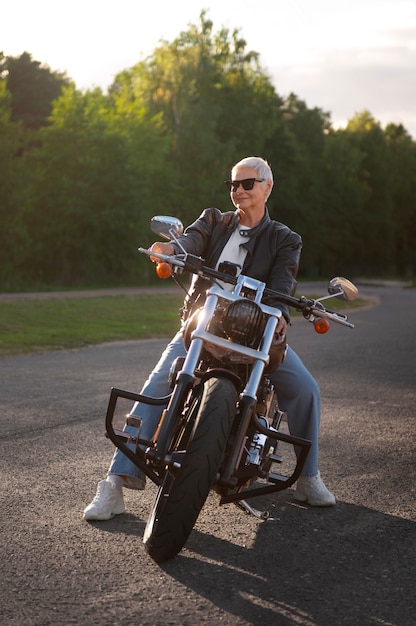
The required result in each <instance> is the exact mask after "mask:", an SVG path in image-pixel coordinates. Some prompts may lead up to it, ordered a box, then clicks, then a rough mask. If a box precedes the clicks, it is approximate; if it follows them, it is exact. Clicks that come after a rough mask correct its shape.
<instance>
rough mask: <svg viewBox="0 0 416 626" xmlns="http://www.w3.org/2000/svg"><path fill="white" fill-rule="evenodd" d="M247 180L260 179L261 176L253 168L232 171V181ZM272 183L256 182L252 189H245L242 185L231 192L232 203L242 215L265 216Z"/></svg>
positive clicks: (238, 168) (237, 168) (239, 168)
mask: <svg viewBox="0 0 416 626" xmlns="http://www.w3.org/2000/svg"><path fill="white" fill-rule="evenodd" d="M247 178H254V179H258V178H259V175H258V174H257V172H256V170H255V169H254V168H252V167H236V168H235V169H233V171H232V181H233V182H238V181H241V180H245V179H247ZM270 188H271V181H265V182H257V181H256V182H255V183H254V185H253V188H252V189H247V190H246V189H244V187H243V186H242V185H239V186H238V188H237V189H236V190H235V191H234V190H233V188H232V189H231V191H230V196H231V201H232V203H233V204H234V206H235V207H236V208H237V209H239V210H240V211H241V212H242V213H247V214H250V215H252V214H257V213H259V214H261V215H263V214H264V208H265V206H266V199H267V197H268V195H269V193H270Z"/></svg>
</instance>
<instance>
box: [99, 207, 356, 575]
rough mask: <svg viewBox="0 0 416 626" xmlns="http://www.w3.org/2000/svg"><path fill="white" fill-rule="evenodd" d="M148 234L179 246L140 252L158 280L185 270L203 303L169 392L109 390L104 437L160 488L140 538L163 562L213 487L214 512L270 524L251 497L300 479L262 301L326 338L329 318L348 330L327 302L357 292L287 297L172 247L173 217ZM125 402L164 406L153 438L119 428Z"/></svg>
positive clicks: (154, 224)
mask: <svg viewBox="0 0 416 626" xmlns="http://www.w3.org/2000/svg"><path fill="white" fill-rule="evenodd" d="M151 228H152V230H153V232H155V233H157V234H158V235H159V236H160V237H164V238H166V239H168V240H170V241H175V242H176V243H177V244H178V246H179V247H180V248H181V252H180V253H179V254H176V255H173V256H168V255H165V254H159V253H156V252H152V251H151V250H150V249H146V248H138V250H139V252H140V253H143V254H145V255H147V256H149V257H152V260H154V259H155V258H156V259H158V264H157V272H158V275H160V276H161V277H169V276H172V277H173V278H174V279H175V280H176V281H177V282H179V284H181V282H180V277H181V275H182V274H184V273H185V274H192V275H194V276H195V275H196V276H199V277H203V278H205V279H207V280H208V281H209V286H208V288H207V291H206V294H205V300H204V303H203V304H202V305H201V306H200V307H199V308H197V310H195V311H194V312H193V313H192V314H191V315H190V316H189V318H188V319H187V321H186V325H185V328H184V343H185V347H186V350H187V352H186V356H185V357H181V358H179V359H177V360H176V362H175V363H174V364H173V366H172V368H171V372H170V380H169V382H170V388H171V393H169V395H167V396H164V397H161V398H156V397H150V396H146V395H143V394H138V393H135V392H130V391H125V390H122V389H118V388H112V389H111V393H110V399H109V403H108V408H107V414H106V433H107V436H108V437H109V438H110V439H111V441H112V442H113V443H114V445H115V446H116V447H117V448H119V449H120V450H121V451H122V452H123V453H124V454H125V455H126V456H127V457H128V458H129V459H130V460H131V461H132V462H133V463H134V464H135V465H136V466H137V467H138V468H139V469H140V470H141V471H142V472H143V473H144V474H145V475H146V476H147V477H148V478H149V479H150V480H151V481H152V482H153V483H155V484H156V485H157V487H158V493H157V497H156V500H155V502H154V504H153V506H152V510H151V512H150V515H149V518H148V520H147V524H146V528H145V532H144V537H143V541H144V544H145V548H146V550H147V552H148V554H149V555H150V556H151V557H152V558H153V559H154V560H155V561H156V562H158V563H160V562H163V561H166V560H168V559H171V558H173V557H175V556H176V555H177V554H178V553H179V552H180V550H181V549H182V548H183V547H184V545H185V543H186V541H187V539H188V537H189V535H190V533H191V531H192V529H193V527H194V525H195V523H196V521H197V518H198V515H199V513H200V511H201V509H202V507H203V505H204V503H205V501H206V499H207V497H208V495H209V494H210V492H211V490H212V489H213V490H214V491H215V492H216V493H217V494H218V496H219V504H220V505H223V504H226V503H235V504H237V505H238V506H239V507H241V508H243V509H244V510H245V511H246V512H248V513H250V514H253V515H255V516H256V517H258V518H263V519H267V518H268V517H269V516H270V514H269V513H268V512H267V511H266V512H260V511H257V510H256V509H254V508H253V507H252V506H251V505H250V504H249V503H248V502H247V500H249V499H251V498H254V497H258V496H263V495H266V494H270V493H273V492H278V491H282V490H284V489H288V488H289V487H291V486H292V485H293V484H294V483H295V482H296V480H297V479H298V478H299V476H300V474H301V472H302V468H303V466H304V464H305V461H306V458H307V455H308V452H309V448H310V446H311V442H310V441H308V440H306V439H302V438H300V437H295V436H293V435H291V434H290V433H289V432H288V431H287V428H285V416H284V414H283V412H282V411H281V410H280V408H279V404H278V398H277V395H276V392H275V390H274V388H273V385H272V384H271V381H270V380H269V378H268V376H267V373H268V371H273V370H274V369H275V368H276V367H278V365H279V364H280V363H281V362H282V360H283V359H284V356H285V350H286V342H285V339H284V338H282V337H280V336H276V333H275V329H276V327H277V324H278V321H279V319H280V317H281V315H282V312H281V310H280V309H279V308H276V307H274V306H270V305H269V304H265V303H264V302H263V299H264V298H265V297H266V296H268V297H269V299H270V296H272V297H273V298H274V300H278V301H280V302H282V303H284V304H286V305H289V306H290V307H293V308H294V309H295V310H297V311H299V312H301V313H302V315H303V317H304V318H305V319H306V320H308V321H309V322H311V323H313V324H314V326H315V329H316V330H317V332H319V333H324V332H326V331H327V330H328V328H329V322H331V321H333V322H336V323H338V324H342V325H344V326H346V327H349V328H353V327H354V325H353V324H351V323H350V322H349V321H348V319H347V316H346V315H345V314H341V313H339V312H335V311H331V310H329V309H327V308H325V306H324V305H323V301H324V300H326V299H327V298H331V297H336V298H341V299H343V300H346V301H352V300H354V298H356V296H357V295H358V290H357V288H356V287H355V285H353V283H351V282H350V281H349V280H347V279H345V278H342V277H336V278H333V279H332V280H331V281H330V282H329V285H328V293H329V295H327V296H324V297H322V298H318V299H312V298H307V297H305V296H301V297H299V298H296V297H292V296H288V295H285V294H282V293H278V292H276V291H273V290H271V289H269V288H267V287H266V284H265V283H263V282H261V281H259V280H255V279H253V278H250V277H248V276H245V275H242V274H240V275H239V276H237V275H236V274H237V272H236V271H235V266H234V267H233V264H229V263H227V264H226V265H225V266H222V267H220V268H219V269H218V270H214V269H212V268H210V267H207V266H206V265H204V260H203V259H202V258H200V257H196V256H194V255H191V254H188V253H187V252H186V251H185V250H184V249H183V248H182V246H181V245H180V242H179V241H178V237H179V236H180V235H181V234H182V232H183V225H182V223H181V222H180V220H178V219H176V218H171V217H167V216H156V217H154V218H152V221H151ZM181 286H182V287H183V285H182V284H181ZM228 286H229V287H228ZM121 399H124V400H128V401H133V402H141V403H147V404H150V405H159V406H160V407H161V419H160V422H159V425H158V427H157V430H156V433H155V434H154V436H153V437H152V439H150V440H149V439H143V438H141V437H140V428H141V419H140V417H136V416H131V415H127V417H126V424H128V425H129V426H134V427H135V430H134V432H135V433H136V434H135V435H132V434H129V433H128V432H125V431H124V430H122V429H120V428H117V427H115V425H114V416H115V413H116V407H117V403H118V402H119V401H121ZM136 429H137V430H136ZM286 444H290V449H291V450H295V451H296V454H292V457H293V459H292V460H289V461H284V458H283V455H282V454H281V448H282V447H285V446H286V448H287V447H289V446H287V445H286ZM292 446H293V447H294V448H292Z"/></svg>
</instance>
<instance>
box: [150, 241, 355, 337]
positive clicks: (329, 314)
mask: <svg viewBox="0 0 416 626" xmlns="http://www.w3.org/2000/svg"><path fill="white" fill-rule="evenodd" d="M138 251H139V252H140V253H142V254H145V255H147V256H148V257H154V258H157V259H160V261H162V262H164V263H168V264H169V265H171V266H173V267H177V268H182V269H183V270H184V271H187V272H190V273H192V274H198V276H201V277H204V278H213V279H217V280H221V281H222V282H226V283H229V284H230V285H236V284H237V278H235V277H234V276H230V275H228V274H224V273H223V272H219V271H218V270H214V269H212V268H211V267H207V266H206V265H203V259H201V258H200V257H195V256H192V255H189V256H188V255H186V257H185V255H181V254H179V255H173V256H170V255H168V254H162V253H161V252H153V251H152V250H149V249H147V248H138ZM181 256H182V257H184V258H181ZM190 259H191V260H190ZM263 293H264V295H269V296H273V297H274V298H276V299H277V300H279V301H280V302H282V303H283V304H286V305H287V306H290V307H293V308H294V309H296V310H297V311H299V312H301V313H302V314H303V315H304V317H308V316H311V315H312V316H314V317H320V318H323V319H327V320H329V321H332V322H336V323H337V324H341V325H343V326H348V328H354V324H351V323H350V322H348V321H347V316H346V315H343V314H341V313H336V312H335V311H329V310H328V309H325V308H324V307H323V306H322V304H320V303H319V302H318V301H317V300H313V299H309V298H305V296H301V297H300V298H295V297H293V296H288V295H286V294H284V293H280V292H278V291H274V290H273V289H269V288H268V287H265V289H264V292H263Z"/></svg>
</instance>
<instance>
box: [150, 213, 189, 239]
mask: <svg viewBox="0 0 416 626" xmlns="http://www.w3.org/2000/svg"><path fill="white" fill-rule="evenodd" d="M150 228H151V229H152V231H153V232H154V233H156V234H157V235H160V236H161V237H165V239H169V240H170V239H174V238H175V237H180V236H181V235H182V233H183V224H182V222H181V220H179V219H178V218H176V217H169V216H168V215H155V217H152V219H151V220H150Z"/></svg>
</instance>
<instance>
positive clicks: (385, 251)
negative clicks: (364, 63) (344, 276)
mask: <svg viewBox="0 0 416 626" xmlns="http://www.w3.org/2000/svg"><path fill="white" fill-rule="evenodd" d="M347 131H348V132H349V134H350V140H351V145H352V146H354V147H355V148H357V149H359V150H360V151H361V152H362V153H363V154H364V158H363V159H362V166H361V169H360V173H359V180H360V181H361V182H362V183H363V184H365V185H366V187H367V190H368V194H367V198H366V200H365V204H364V207H363V211H362V214H361V216H360V230H361V237H360V240H359V241H360V243H361V249H360V251H359V255H358V258H359V259H360V260H361V269H362V271H363V272H366V273H370V274H371V273H379V274H380V273H390V274H394V273H395V270H396V267H395V240H396V237H397V222H396V220H395V216H394V179H393V158H392V154H391V151H390V150H389V147H388V144H387V141H386V137H385V134H384V132H383V130H382V129H381V126H380V124H379V123H378V122H376V120H375V119H374V118H373V116H372V115H371V113H370V112H369V111H362V112H361V113H358V114H357V115H355V116H354V117H353V118H352V119H351V120H350V121H349V122H348V125H347Z"/></svg>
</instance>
